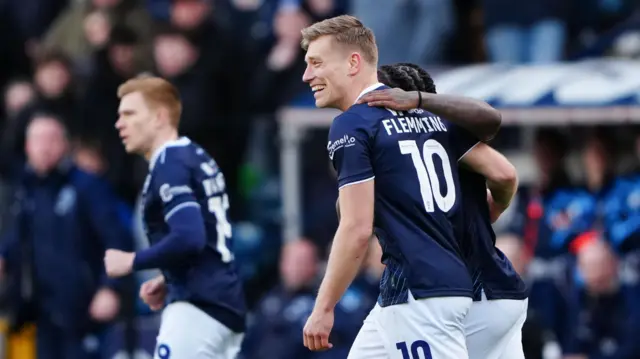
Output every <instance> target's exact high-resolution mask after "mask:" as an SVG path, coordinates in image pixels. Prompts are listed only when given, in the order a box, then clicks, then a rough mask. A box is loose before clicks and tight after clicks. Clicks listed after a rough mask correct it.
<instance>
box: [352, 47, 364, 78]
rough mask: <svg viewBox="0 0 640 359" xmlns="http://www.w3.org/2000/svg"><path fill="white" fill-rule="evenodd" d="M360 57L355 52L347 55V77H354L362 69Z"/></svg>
mask: <svg viewBox="0 0 640 359" xmlns="http://www.w3.org/2000/svg"><path fill="white" fill-rule="evenodd" d="M362 65H363V62H362V55H360V53H357V52H352V53H351V55H349V75H350V76H354V75H356V74H357V73H358V72H360V70H361V69H362Z"/></svg>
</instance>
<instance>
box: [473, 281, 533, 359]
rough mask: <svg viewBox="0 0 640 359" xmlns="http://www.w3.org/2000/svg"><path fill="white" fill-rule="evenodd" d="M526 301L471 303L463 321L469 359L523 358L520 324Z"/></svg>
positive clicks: (525, 313) (524, 314) (525, 310)
mask: <svg viewBox="0 0 640 359" xmlns="http://www.w3.org/2000/svg"><path fill="white" fill-rule="evenodd" d="M528 303H529V300H528V299H524V300H510V299H496V300H487V297H486V296H485V295H484V292H483V293H482V301H480V302H473V304H472V305H471V310H470V311H469V314H468V315H467V317H466V318H465V332H466V335H467V348H468V349H469V359H524V352H523V351H522V325H523V324H524V321H525V320H526V319H527V306H528Z"/></svg>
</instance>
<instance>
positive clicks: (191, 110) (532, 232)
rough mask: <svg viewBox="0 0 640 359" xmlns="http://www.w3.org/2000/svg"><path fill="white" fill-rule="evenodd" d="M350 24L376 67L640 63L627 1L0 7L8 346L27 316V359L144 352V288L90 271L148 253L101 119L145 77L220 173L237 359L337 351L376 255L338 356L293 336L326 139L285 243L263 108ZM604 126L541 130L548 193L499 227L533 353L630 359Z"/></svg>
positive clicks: (627, 234) (330, 191)
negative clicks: (235, 303)
mask: <svg viewBox="0 0 640 359" xmlns="http://www.w3.org/2000/svg"><path fill="white" fill-rule="evenodd" d="M345 12H348V13H351V14H354V15H356V16H358V17H359V18H361V19H362V20H363V22H364V23H365V24H366V25H368V26H370V27H371V28H372V29H373V30H374V32H375V34H376V36H377V41H378V44H379V47H380V61H381V63H392V62H416V63H420V64H425V65H452V64H468V63H474V62H482V61H490V62H500V63H511V64H520V63H550V62H557V61H562V60H571V59H577V58H581V57H585V56H605V55H606V56H611V55H613V56H616V55H619V56H625V57H636V56H638V55H640V32H639V29H640V18H639V17H638V16H637V15H638V14H637V1H634V0H535V1H534V0H530V1H513V0H0V89H2V90H3V91H2V97H1V98H0V106H1V107H0V136H1V142H0V214H1V216H0V230H1V232H2V233H3V235H2V239H1V240H0V278H1V279H2V280H1V281H0V314H1V315H2V317H3V318H4V323H5V324H6V325H3V326H2V327H3V328H6V329H7V330H6V331H5V332H6V333H24V328H25V327H27V328H28V324H35V326H36V327H37V340H36V342H37V347H38V352H39V353H40V356H39V357H42V358H47V357H50V358H65V359H74V358H90V357H95V358H98V357H107V356H109V355H112V354H105V353H106V352H107V350H106V349H105V347H108V346H109V345H107V344H105V343H104V342H105V341H106V340H107V339H106V338H107V337H109V335H106V334H105V333H107V332H109V330H110V329H111V328H113V324H114V323H118V327H119V328H124V329H122V330H121V333H120V334H119V335H120V337H121V338H120V339H117V340H116V341H118V342H119V343H120V344H118V345H120V346H121V347H122V348H123V349H122V350H124V351H126V352H131V353H133V352H134V351H135V350H136V347H137V346H145V345H146V346H149V345H148V344H141V343H146V342H148V340H146V339H145V338H142V337H141V336H143V335H142V334H140V333H139V332H145V331H148V332H149V333H151V334H149V335H150V336H151V337H152V338H153V337H154V336H155V333H154V330H156V329H155V328H156V327H154V325H153V324H152V325H150V329H149V328H147V327H146V326H145V325H141V324H140V321H139V319H140V318H142V317H153V315H152V314H151V313H150V312H149V310H148V308H145V307H144V306H143V305H141V304H140V303H137V302H136V299H135V298H136V294H137V286H138V284H139V283H140V282H141V281H142V280H143V279H144V278H148V277H149V276H150V275H152V274H149V273H142V274H141V275H138V276H135V277H133V278H125V279H123V280H118V281H113V280H109V279H107V278H106V277H105V276H104V269H103V268H102V267H101V266H102V264H101V263H102V254H103V252H104V248H107V247H109V248H120V249H123V250H127V249H129V250H131V249H133V248H139V247H140V246H145V245H146V242H145V239H144V238H143V236H142V235H141V232H142V231H141V230H140V223H139V220H140V219H139V218H138V216H137V215H136V213H135V211H134V210H133V209H134V208H135V206H136V202H137V200H138V192H139V189H140V187H141V185H142V181H143V180H144V178H145V176H146V171H147V165H146V164H145V163H144V161H143V160H142V159H140V158H136V157H133V156H129V155H127V154H126V153H125V152H124V148H123V146H122V145H121V143H120V140H119V138H118V134H117V132H116V130H115V128H114V123H115V120H116V117H117V108H118V98H117V96H116V89H117V87H118V86H119V85H120V84H121V83H122V82H124V81H125V80H126V79H128V78H130V77H133V76H136V75H137V74H140V73H144V72H152V73H155V74H158V75H160V76H163V77H165V78H167V79H169V80H170V81H171V82H172V83H174V84H175V85H176V86H177V87H178V89H179V90H180V92H181V95H182V100H183V103H184V112H183V116H182V119H181V124H180V131H181V133H182V134H184V135H186V136H189V137H191V138H192V139H193V140H194V141H196V142H198V143H200V144H201V145H202V146H203V147H204V148H205V149H206V150H207V151H208V152H210V153H211V155H212V156H213V157H214V158H215V159H216V161H218V163H219V165H220V167H221V168H222V170H223V172H224V173H225V176H226V177H227V183H228V187H229V192H230V198H231V201H232V203H231V209H232V212H231V214H230V215H231V219H232V220H233V222H234V227H235V229H234V233H235V237H236V244H235V245H236V248H235V250H236V253H237V258H238V262H239V265H240V269H241V272H242V276H243V278H244V279H245V281H246V285H245V287H246V290H247V295H248V299H249V303H250V305H251V307H252V308H253V314H252V315H251V317H250V329H249V332H248V334H247V339H246V343H245V346H244V348H243V352H242V358H244V359H252V358H278V359H289V358H291V359H293V358H295V359H304V358H311V357H312V356H313V358H316V357H323V358H336V359H338V358H344V357H346V354H345V353H346V351H347V350H348V348H349V346H350V344H351V342H352V341H353V338H354V337H355V334H356V333H357V330H358V329H359V327H360V325H361V322H362V320H363V318H364V316H365V315H366V314H367V313H368V311H369V309H370V308H371V307H372V306H373V304H374V303H375V300H376V297H377V281H378V278H379V276H380V273H381V264H380V262H379V258H380V249H379V247H378V245H377V244H376V243H375V242H372V244H371V246H370V251H369V256H368V260H367V263H366V265H365V266H364V268H363V269H362V273H361V274H360V276H359V278H358V280H357V281H356V282H355V283H354V284H353V285H352V286H351V287H350V288H349V290H348V292H347V294H346V295H345V296H344V297H343V299H342V301H341V302H340V305H339V306H338V309H337V310H339V311H341V313H340V314H338V315H336V320H337V322H336V327H335V332H334V333H333V335H334V336H335V337H334V338H333V344H334V349H333V350H331V351H329V352H325V353H315V354H313V353H311V352H308V351H306V350H305V349H304V348H303V347H302V344H301V341H300V338H301V336H300V333H301V328H302V326H303V325H304V322H305V320H306V316H307V315H308V314H309V312H310V310H311V308H312V304H313V298H314V293H315V291H316V289H317V288H316V287H317V285H318V279H319V278H320V277H321V275H322V270H323V261H324V259H325V258H326V253H327V248H328V245H329V242H330V240H331V237H332V235H333V232H334V230H335V228H336V226H337V218H336V215H335V209H334V204H335V199H336V196H337V192H336V187H335V179H334V178H333V177H332V173H331V171H330V169H329V164H328V161H327V157H326V153H324V148H325V145H326V142H325V141H326V140H325V139H326V136H325V134H322V135H321V136H315V137H314V136H311V138H309V139H308V141H307V145H308V146H307V147H309V148H314V150H310V151H307V152H306V153H305V159H306V160H305V163H304V167H305V169H304V178H305V179H304V186H303V188H304V192H305V193H304V194H305V195H304V200H305V206H304V216H303V217H304V219H305V220H304V222H305V223H304V228H305V231H304V232H305V233H304V234H305V236H306V237H305V238H303V239H301V240H299V241H297V242H294V243H290V244H286V245H284V244H282V243H281V242H282V241H281V234H280V233H281V232H280V230H281V228H280V225H281V220H280V204H279V202H280V191H281V189H280V188H279V186H278V183H279V181H278V170H277V168H278V166H277V161H276V159H277V153H276V151H277V145H278V144H277V141H275V138H276V135H277V129H276V127H277V122H276V121H275V118H276V111H277V110H278V109H279V108H281V107H282V106H283V105H286V104H287V103H288V102H289V101H291V100H293V99H294V98H296V97H297V96H298V95H299V94H300V93H304V91H306V90H308V89H306V88H305V86H304V84H303V83H302V82H301V74H302V72H303V69H304V61H303V57H304V54H303V53H302V51H301V49H300V46H299V40H300V30H301V29H302V28H303V27H305V26H307V25H309V24H310V23H312V22H314V21H317V20H321V19H323V18H327V17H331V16H334V15H337V14H341V13H345ZM617 130H618V131H619V130H620V129H617ZM610 132H611V129H609V128H599V129H597V130H593V131H592V132H589V133H585V134H584V135H583V136H581V138H583V141H577V140H576V138H574V137H573V136H565V134H563V133H562V132H561V131H557V130H542V131H540V132H539V134H538V136H537V137H536V141H535V146H534V147H535V151H534V152H533V153H534V156H535V158H536V160H537V162H536V163H537V165H538V167H539V173H540V174H541V175H540V176H539V178H540V179H539V180H538V182H537V183H535V185H532V186H527V187H526V188H522V189H521V191H520V196H519V198H518V200H517V202H516V203H514V205H513V206H512V210H511V212H510V213H507V214H505V215H504V216H503V219H502V220H501V222H499V223H498V224H497V228H498V229H499V230H500V233H502V235H501V237H500V238H499V241H498V245H499V246H501V248H503V250H504V251H505V253H508V254H509V255H510V257H511V259H512V260H513V261H514V262H515V263H516V265H517V267H518V268H520V270H521V273H522V275H523V276H525V277H526V278H527V280H528V281H529V282H530V285H531V290H532V292H531V300H530V307H531V313H530V315H529V320H528V322H527V326H526V327H525V331H526V332H527V334H526V335H525V341H526V343H525V346H526V348H527V352H528V356H527V358H528V359H537V358H543V355H546V356H544V358H545V359H552V358H557V357H561V356H562V355H563V354H562V353H564V354H565V355H566V356H567V359H569V358H571V359H596V358H612V359H613V358H616V359H634V358H640V347H638V343H640V342H638V341H637V340H634V339H635V336H634V335H635V334H636V333H640V327H639V328H637V327H636V326H638V325H640V311H638V309H636V307H637V305H635V303H639V302H640V283H638V281H639V280H640V277H639V275H640V274H639V272H638V270H640V267H639V266H640V254H639V253H640V252H639V251H640V242H639V240H640V217H639V216H640V214H639V212H638V208H639V207H640V177H638V176H637V173H638V172H637V171H636V170H637V167H636V165H637V164H638V163H639V157H638V156H636V155H637V154H640V141H637V140H636V139H635V138H633V139H629V140H628V141H627V142H628V143H627V142H624V141H619V140H618V139H619V138H620V137H619V136H618V135H617V133H616V134H612V133H610ZM620 132H622V133H624V134H625V135H627V137H628V136H629V134H630V131H625V130H624V129H623V130H622V131H620ZM623 137H624V136H623ZM578 142H579V143H578ZM626 144H628V146H626ZM631 144H633V146H631ZM625 146H626V147H625ZM632 147H633V148H634V149H637V150H638V151H634V152H630V151H628V150H627V149H628V148H632ZM576 149H578V150H577V151H576ZM623 150H626V151H623ZM576 153H579V154H580V156H578V158H576V157H575V156H574V155H575V154H576ZM566 158H567V161H566V162H565V159H566ZM576 164H579V165H578V167H580V168H581V169H582V170H583V171H577V172H578V173H581V174H583V176H575V175H574V172H576V171H573V169H572V166H573V167H576ZM634 171H636V172H634ZM582 172H583V173H582ZM634 173H635V174H636V176H635V177H634V175H633V174H634ZM570 174H571V175H570ZM576 178H583V179H584V180H583V181H582V182H583V184H580V185H578V184H577V182H576V181H574V180H575V179H576ZM143 327H144V328H143ZM29 333H30V332H29ZM7 337H9V336H7ZM150 342H151V344H150V349H151V350H152V348H153V340H151V341H150ZM11 343H14V344H15V343H16V342H15V341H9V344H8V345H5V348H4V349H10V351H13V350H15V347H17V345H10V344H11ZM5 344H7V343H5ZM7 346H8V347H9V348H7ZM118 350H120V349H118ZM118 350H115V352H118ZM10 351H7V353H9V352H10ZM109 353H111V352H109ZM2 354H3V353H0V357H2ZM25 355H27V354H24V353H21V354H13V357H19V358H27V357H28V355H27V356H25ZM554 355H555V356H554ZM10 356H11V355H10ZM109 357H112V356H109Z"/></svg>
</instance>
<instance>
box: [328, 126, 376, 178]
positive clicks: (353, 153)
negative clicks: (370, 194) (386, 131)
mask: <svg viewBox="0 0 640 359" xmlns="http://www.w3.org/2000/svg"><path fill="white" fill-rule="evenodd" d="M370 138H371V137H370V135H369V130H368V128H367V126H366V123H365V120H364V119H363V118H361V117H360V116H357V115H354V114H350V113H343V114H341V115H340V116H338V117H337V118H336V119H335V120H334V121H333V123H332V124H331V129H330V130H329V142H328V144H327V151H328V152H329V158H330V159H331V162H332V164H333V168H334V169H335V170H336V172H337V173H338V186H339V188H342V187H344V186H348V185H352V184H356V183H360V182H365V181H368V180H371V179H373V178H374V174H373V167H372V165H371V146H370Z"/></svg>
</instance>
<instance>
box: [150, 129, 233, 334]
mask: <svg viewBox="0 0 640 359" xmlns="http://www.w3.org/2000/svg"><path fill="white" fill-rule="evenodd" d="M194 202H196V203H194ZM190 205H191V206H197V207H199V208H200V212H201V214H202V218H203V220H204V226H205V233H206V245H205V247H204V249H203V250H201V251H200V252H199V253H198V254H197V255H193V257H192V258H191V259H190V260H189V261H184V262H182V263H176V264H174V265H171V266H168V267H166V268H161V270H162V273H163V274H164V276H165V278H166V282H167V284H168V300H169V301H170V302H173V301H187V302H190V303H192V304H194V305H195V306H197V307H198V308H200V309H202V310H203V311H205V312H207V313H208V314H209V315H211V316H212V317H214V318H215V319H217V320H218V321H219V322H221V323H222V324H224V325H226V326H227V327H229V328H230V329H232V330H233V331H235V332H241V331H243V330H244V324H245V320H244V319H245V317H244V316H245V304H244V294H243V291H242V285H241V281H240V279H239V277H238V274H237V271H236V268H235V264H234V261H233V253H232V251H231V225H230V224H229V222H228V220H227V209H228V208H229V198H228V196H227V193H226V184H225V179H224V176H223V174H222V172H220V169H219V168H218V166H217V164H216V163H215V161H214V160H213V159H212V158H211V157H210V156H209V155H208V154H207V153H206V152H205V151H204V150H203V149H202V148H200V147H199V146H197V145H196V144H194V143H192V142H191V141H190V140H189V139H188V138H181V139H179V140H177V141H173V142H171V143H169V144H168V145H166V146H165V148H164V149H163V150H162V151H160V152H157V155H156V156H154V158H152V159H151V167H150V172H149V175H148V176H147V180H146V182H145V186H144V189H143V211H144V212H143V214H144V222H145V227H146V228H145V230H146V232H147V236H148V237H149V241H150V243H151V244H154V243H156V242H158V241H160V240H161V239H162V238H164V237H165V236H166V235H168V234H169V233H168V232H169V227H168V225H167V223H166V219H167V218H169V217H170V216H171V214H172V212H175V211H177V210H179V209H180V208H182V207H184V206H190Z"/></svg>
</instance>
